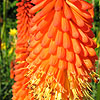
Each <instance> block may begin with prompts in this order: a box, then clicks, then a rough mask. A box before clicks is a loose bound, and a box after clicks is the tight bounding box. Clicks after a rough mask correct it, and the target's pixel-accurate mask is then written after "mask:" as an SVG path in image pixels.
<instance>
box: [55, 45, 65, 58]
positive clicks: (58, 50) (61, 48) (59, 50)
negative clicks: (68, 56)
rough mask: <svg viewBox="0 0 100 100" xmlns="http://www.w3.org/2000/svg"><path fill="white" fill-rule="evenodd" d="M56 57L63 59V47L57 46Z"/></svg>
mask: <svg viewBox="0 0 100 100" xmlns="http://www.w3.org/2000/svg"><path fill="white" fill-rule="evenodd" d="M57 57H58V58H59V59H63V58H64V57H65V49H64V48H63V47H58V48H57Z"/></svg>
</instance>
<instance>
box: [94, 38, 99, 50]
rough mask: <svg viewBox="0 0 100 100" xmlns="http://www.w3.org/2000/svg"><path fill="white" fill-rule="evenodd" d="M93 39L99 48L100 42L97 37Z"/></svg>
mask: <svg viewBox="0 0 100 100" xmlns="http://www.w3.org/2000/svg"><path fill="white" fill-rule="evenodd" d="M93 40H94V41H95V42H96V43H97V48H99V47H100V43H98V41H97V38H96V37H94V38H93Z"/></svg>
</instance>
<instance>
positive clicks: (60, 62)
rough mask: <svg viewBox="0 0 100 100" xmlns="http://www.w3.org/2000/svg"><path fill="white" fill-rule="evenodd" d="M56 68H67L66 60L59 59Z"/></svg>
mask: <svg viewBox="0 0 100 100" xmlns="http://www.w3.org/2000/svg"><path fill="white" fill-rule="evenodd" d="M58 68H59V69H60V70H64V69H66V68H67V62H66V61H64V60H59V63H58Z"/></svg>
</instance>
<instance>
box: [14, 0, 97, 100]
mask: <svg viewBox="0 0 100 100" xmlns="http://www.w3.org/2000/svg"><path fill="white" fill-rule="evenodd" d="M31 3H33V4H35V6H34V7H32V8H31V7H30V8H31V9H29V10H28V11H29V12H27V13H28V14H34V13H36V12H37V11H39V12H38V13H37V14H36V15H35V16H34V17H33V18H32V21H31V22H30V24H28V23H29V22H28V23H27V24H28V25H31V29H30V30H29V31H28V32H29V33H30V36H31V37H30V38H28V35H26V34H27V30H28V28H29V26H28V27H27V29H26V28H25V29H26V30H24V27H26V26H27V25H26V24H25V25H24V24H23V23H24V22H23V20H24V21H25V20H26V17H23V20H22V21H21V24H19V25H18V29H19V32H20V31H21V33H22V32H24V34H22V36H20V35H21V34H18V38H19V39H18V43H17V44H18V45H19V47H18V48H21V46H20V44H21V45H22V46H23V44H24V43H26V44H27V43H28V41H29V43H28V45H27V48H28V49H27V48H26V50H25V47H26V45H25V44H24V49H19V50H18V51H20V54H21V55H22V56H20V55H19V54H18V56H19V58H20V60H19V59H17V60H16V61H17V62H19V63H20V64H19V66H17V67H16V66H15V68H18V69H19V70H20V72H21V71H22V72H21V73H20V74H19V73H18V72H17V71H18V70H17V69H15V73H17V74H18V75H15V79H18V80H16V83H15V85H14V86H13V89H14V88H15V87H18V88H17V90H15V91H14V95H15V96H14V97H13V98H14V100H24V99H25V100H28V99H29V98H30V100H74V99H78V100H83V98H86V99H90V98H91V96H90V91H91V86H90V85H89V82H90V81H91V77H90V76H89V75H91V74H92V73H94V72H95V67H94V64H95V60H96V59H97V56H96V53H95V51H94V48H95V47H96V44H95V42H94V41H93V40H92V38H93V37H94V34H93V32H92V31H91V28H92V22H93V19H92V18H93V6H92V4H89V3H87V2H86V1H84V0H32V1H31ZM19 8H20V7H19ZM19 8H18V9H19ZM20 9H21V10H19V14H18V15H20V14H21V12H22V11H23V10H22V9H23V7H22V8H20ZM25 14H26V13H25ZM22 15H23V14H22ZM22 15H20V17H19V19H20V18H22ZM27 20H29V19H27ZM19 22H20V21H19ZM19 27H20V28H19ZM25 33H26V34H25ZM25 35H26V36H27V37H26V36H25ZM23 36H25V37H26V38H24V39H22V37H23ZM24 41H25V42H24ZM23 50H25V52H24V53H25V54H24V53H23V52H22V51H23ZM23 66H24V67H23ZM24 68H25V69H24ZM16 77H17V78H16ZM23 80H25V82H23ZM22 82H23V84H25V83H26V84H25V85H22V84H21V83H22ZM20 84H21V85H20ZM25 86H26V87H27V88H28V89H26V88H25ZM23 89H24V92H23V93H21V92H22V91H23ZM15 93H16V94H15ZM20 93H21V94H20ZM28 93H29V94H30V95H29V94H28ZM19 94H20V95H19ZM25 94H26V95H25ZM22 95H23V96H22ZM21 96H22V97H21ZM26 98H27V99H26Z"/></svg>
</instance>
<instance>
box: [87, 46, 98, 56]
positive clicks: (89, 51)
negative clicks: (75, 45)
mask: <svg viewBox="0 0 100 100" xmlns="http://www.w3.org/2000/svg"><path fill="white" fill-rule="evenodd" d="M85 47H86V49H87V51H88V53H89V55H90V56H96V52H95V50H94V49H93V48H91V47H88V46H85Z"/></svg>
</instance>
